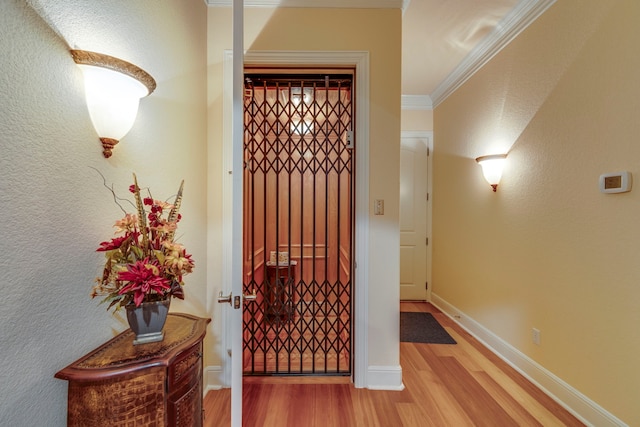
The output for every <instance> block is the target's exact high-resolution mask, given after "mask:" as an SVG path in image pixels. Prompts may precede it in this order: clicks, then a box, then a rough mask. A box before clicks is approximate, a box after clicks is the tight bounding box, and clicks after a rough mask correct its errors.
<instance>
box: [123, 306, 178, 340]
mask: <svg viewBox="0 0 640 427" xmlns="http://www.w3.org/2000/svg"><path fill="white" fill-rule="evenodd" d="M170 303H171V298H167V299H165V300H163V301H153V302H143V303H141V304H140V306H139V307H136V306H135V304H129V305H127V306H126V309H127V321H128V322H129V327H131V330H132V331H133V333H134V334H136V338H135V339H134V340H133V344H134V345H138V344H146V343H150V342H157V341H162V340H163V339H164V331H163V330H162V329H163V328H164V322H165V321H166V320H167V314H168V313H169V304H170Z"/></svg>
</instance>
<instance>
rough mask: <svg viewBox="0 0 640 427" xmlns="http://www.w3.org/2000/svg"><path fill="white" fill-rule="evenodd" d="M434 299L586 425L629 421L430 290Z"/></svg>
mask: <svg viewBox="0 0 640 427" xmlns="http://www.w3.org/2000/svg"><path fill="white" fill-rule="evenodd" d="M431 303H432V304H433V305H434V306H436V307H437V308H438V309H440V310H441V311H442V312H443V313H445V314H446V315H447V316H449V317H450V318H451V319H452V320H453V321H454V322H456V323H457V324H458V325H460V326H461V327H462V328H463V329H465V330H466V331H467V332H469V333H470V334H471V335H473V337H474V338H476V339H477V340H478V341H480V342H481V343H482V344H483V345H484V346H485V347H487V348H488V349H489V350H491V351H492V352H494V353H495V354H496V355H497V356H498V357H500V358H501V359H502V360H504V361H505V362H506V363H508V364H509V365H510V366H511V367H513V368H514V369H516V370H517V371H518V372H520V373H521V374H522V375H524V376H525V377H526V378H527V379H528V380H529V381H531V382H532V383H533V384H535V385H536V386H537V387H538V388H539V389H540V390H542V391H543V392H544V393H545V394H547V395H548V396H549V397H551V398H552V399H553V400H555V401H556V402H558V403H559V404H560V405H562V406H563V407H564V408H565V409H567V410H568V411H569V412H571V413H572V414H573V415H575V416H576V417H577V418H578V419H579V420H580V421H582V422H583V423H585V424H586V425H588V426H598V427H608V426H611V427H622V426H627V424H625V423H624V422H622V421H621V420H619V419H618V418H616V417H615V416H614V415H613V414H611V413H610V412H607V411H606V410H605V409H604V408H602V407H601V406H600V405H598V404H597V403H596V402H594V401H593V400H591V399H589V398H588V397H587V396H585V395H584V394H582V393H580V392H579V391H578V390H576V389H575V388H573V387H572V386H571V385H569V384H567V383H566V382H564V381H563V380H562V379H560V378H559V377H557V376H556V375H554V374H553V373H551V372H549V371H548V370H547V369H545V368H544V367H543V366H541V365H539V364H538V363H537V362H535V361H534V360H532V359H531V358H530V357H528V356H527V355H525V354H524V353H522V352H521V351H520V350H518V349H516V348H515V347H513V346H512V345H511V344H509V343H508V342H506V341H504V340H503V339H502V338H500V337H498V336H497V335H495V334H494V333H493V332H491V331H490V330H488V329H487V328H485V327H484V326H482V325H481V324H480V323H478V322H476V321H475V320H474V319H472V318H471V317H469V316H467V315H466V314H464V313H463V312H462V311H460V310H458V309H457V308H456V307H455V306H453V305H451V304H449V303H448V302H447V301H445V300H444V299H442V298H440V297H439V296H438V295H436V294H435V293H432V294H431ZM627 427H628V426H627Z"/></svg>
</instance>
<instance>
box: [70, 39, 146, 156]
mask: <svg viewBox="0 0 640 427" xmlns="http://www.w3.org/2000/svg"><path fill="white" fill-rule="evenodd" d="M71 56H73V60H74V61H75V63H76V64H78V66H79V67H80V68H81V69H82V74H83V76H84V87H85V96H86V98H87V107H88V108H89V115H90V116H91V121H92V122H93V127H94V128H95V129H96V132H97V133H98V136H99V137H100V141H101V142H102V147H103V149H104V151H103V152H102V154H103V155H104V157H107V158H109V157H111V154H112V152H111V150H112V149H113V147H114V146H115V145H116V144H117V143H118V141H119V140H120V139H121V138H122V137H123V136H125V135H126V134H127V132H129V130H131V127H132V126H133V123H134V122H135V120H136V115H137V114H138V104H139V103H140V98H144V97H145V96H147V95H150V94H151V93H152V92H153V91H154V90H155V88H156V81H155V80H154V79H153V77H151V76H150V75H149V74H148V73H147V72H146V71H144V70H143V69H141V68H138V67H137V66H135V65H133V64H131V63H129V62H126V61H123V60H122V59H118V58H114V57H113V56H109V55H104V54H101V53H96V52H88V51H85V50H72V51H71Z"/></svg>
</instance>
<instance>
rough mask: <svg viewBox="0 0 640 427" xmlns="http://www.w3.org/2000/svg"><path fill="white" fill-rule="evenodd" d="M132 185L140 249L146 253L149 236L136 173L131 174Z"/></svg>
mask: <svg viewBox="0 0 640 427" xmlns="http://www.w3.org/2000/svg"><path fill="white" fill-rule="evenodd" d="M133 185H134V186H135V188H134V192H133V195H134V196H135V199H136V208H137V210H138V227H139V228H140V230H139V231H140V234H141V235H142V249H143V251H144V253H145V255H147V254H148V253H149V236H148V234H147V216H146V214H145V211H144V205H143V204H142V198H141V197H140V187H139V186H138V178H136V174H135V173H134V174H133Z"/></svg>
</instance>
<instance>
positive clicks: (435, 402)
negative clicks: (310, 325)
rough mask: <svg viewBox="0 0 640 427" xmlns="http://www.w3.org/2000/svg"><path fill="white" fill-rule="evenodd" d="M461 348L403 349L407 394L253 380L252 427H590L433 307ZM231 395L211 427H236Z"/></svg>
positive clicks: (215, 407)
mask: <svg viewBox="0 0 640 427" xmlns="http://www.w3.org/2000/svg"><path fill="white" fill-rule="evenodd" d="M400 306H401V310H402V311H425V312H430V313H433V314H434V316H435V317H436V319H437V320H438V321H439V322H440V324H441V325H442V326H444V327H445V329H446V330H447V332H449V334H450V335H451V336H452V337H453V338H454V339H455V340H456V341H457V343H458V344H457V345H438V344H414V343H401V344H400V359H401V365H402V370H403V382H404V385H405V389H404V390H403V391H400V392H397V391H374V390H368V389H356V388H354V387H353V386H352V385H351V384H350V383H349V380H348V379H346V378H340V377H320V378H317V377H315V378H312V377H298V378H295V377H294V378H283V377H261V378H255V377H254V378H245V381H244V425H245V426H256V427H257V426H265V427H269V426H273V427H282V426H292V427H293V426H295V427H307V426H318V427H320V426H322V427H328V426H366V427H370V426H381V427H395V426H438V427H439V426H452V427H454V426H455V427H459V426H488V427H489V426H490V427H496V426H527V427H529V426H545V427H548V426H582V425H583V424H582V423H580V422H579V421H578V420H577V419H576V418H575V417H573V416H572V415H571V414H569V413H568V412H567V411H566V410H565V409H563V408H562V407H561V406H560V405H558V404H557V403H556V402H555V401H553V400H552V399H551V398H549V397H548V396H546V395H545V394H544V393H542V392H541V391H540V390H538V389H537V388H536V387H535V386H534V385H532V384H531V383H530V382H529V381H527V380H526V379H525V378H524V377H522V375H520V374H519V373H517V372H516V371H515V370H514V369H513V368H511V367H510V366H508V365H507V364H506V363H505V362H503V361H502V360H501V359H499V358H498V357H497V356H496V355H494V354H493V353H492V352H490V351H489V350H487V349H486V348H484V347H483V346H482V345H481V344H480V343H479V342H478V341H477V340H475V339H474V338H473V337H471V336H470V335H469V334H468V333H466V332H465V331H464V330H462V329H461V328H460V327H459V326H457V325H456V324H455V323H454V322H453V321H451V320H450V319H449V318H448V317H447V316H446V315H444V314H443V313H441V312H440V311H439V310H438V309H437V308H435V307H434V306H432V305H431V304H429V303H401V304H400ZM229 396H230V393H229V390H228V389H225V390H221V391H211V392H209V393H207V395H206V397H205V400H204V408H205V426H207V427H214V426H220V427H222V426H225V427H226V426H228V425H229V420H230V415H229V407H230V405H229V398H230V397H229Z"/></svg>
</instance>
